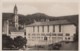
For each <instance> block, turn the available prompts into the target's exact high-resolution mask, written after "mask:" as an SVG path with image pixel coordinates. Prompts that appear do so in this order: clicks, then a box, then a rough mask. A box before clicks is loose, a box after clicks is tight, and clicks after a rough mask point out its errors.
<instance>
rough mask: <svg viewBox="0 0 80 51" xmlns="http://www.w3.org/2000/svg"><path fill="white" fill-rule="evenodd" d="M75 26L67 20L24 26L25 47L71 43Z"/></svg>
mask: <svg viewBox="0 0 80 51" xmlns="http://www.w3.org/2000/svg"><path fill="white" fill-rule="evenodd" d="M75 33H76V26H75V25H74V24H73V23H71V22H69V21H68V20H56V21H46V22H34V23H32V24H30V25H27V26H26V38H27V40H28V41H27V45H31V46H32V45H45V44H52V43H56V42H60V41H73V36H74V34H75Z"/></svg>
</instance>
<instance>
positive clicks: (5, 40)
mask: <svg viewBox="0 0 80 51" xmlns="http://www.w3.org/2000/svg"><path fill="white" fill-rule="evenodd" d="M5 48H6V49H11V48H13V39H12V38H10V36H7V35H2V49H5Z"/></svg>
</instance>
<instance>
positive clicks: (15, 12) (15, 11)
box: [14, 4, 18, 14]
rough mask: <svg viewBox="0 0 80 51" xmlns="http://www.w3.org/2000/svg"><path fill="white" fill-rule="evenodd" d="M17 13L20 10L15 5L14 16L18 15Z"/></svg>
mask: <svg viewBox="0 0 80 51" xmlns="http://www.w3.org/2000/svg"><path fill="white" fill-rule="evenodd" d="M17 11H18V9H17V6H16V4H15V6H14V14H17Z"/></svg>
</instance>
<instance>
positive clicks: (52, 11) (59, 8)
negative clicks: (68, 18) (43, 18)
mask: <svg viewBox="0 0 80 51" xmlns="http://www.w3.org/2000/svg"><path fill="white" fill-rule="evenodd" d="M15 4H16V5H17V8H18V13H19V14H23V15H28V14H34V13H45V14H46V15H50V16H65V15H74V14H78V3H41V2H40V3H21V2H20V3H15V2H6V3H3V12H10V13H13V8H14V5H15Z"/></svg>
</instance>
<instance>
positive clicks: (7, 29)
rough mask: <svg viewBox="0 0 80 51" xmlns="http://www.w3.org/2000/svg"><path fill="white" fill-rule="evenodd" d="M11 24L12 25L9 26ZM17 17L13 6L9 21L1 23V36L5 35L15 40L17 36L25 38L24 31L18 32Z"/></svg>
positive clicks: (15, 8)
mask: <svg viewBox="0 0 80 51" xmlns="http://www.w3.org/2000/svg"><path fill="white" fill-rule="evenodd" d="M10 23H12V25H10ZM19 27H20V24H19V17H18V9H17V6H16V5H15V6H14V10H13V16H12V18H11V19H7V20H5V21H4V22H3V28H2V34H7V35H8V36H10V37H11V38H13V39H14V38H15V37H17V36H22V37H25V30H24V29H21V30H19Z"/></svg>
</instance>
